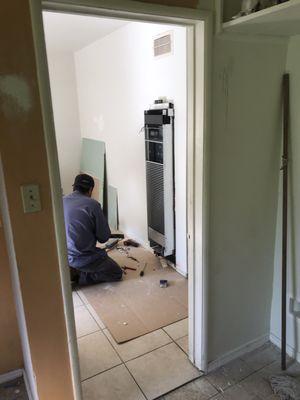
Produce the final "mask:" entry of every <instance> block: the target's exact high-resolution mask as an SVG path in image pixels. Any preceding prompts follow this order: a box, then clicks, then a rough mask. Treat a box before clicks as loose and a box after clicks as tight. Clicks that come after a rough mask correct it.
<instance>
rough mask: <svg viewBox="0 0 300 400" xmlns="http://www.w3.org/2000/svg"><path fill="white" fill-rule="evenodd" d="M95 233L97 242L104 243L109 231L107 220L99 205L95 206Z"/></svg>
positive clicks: (108, 236)
mask: <svg viewBox="0 0 300 400" xmlns="http://www.w3.org/2000/svg"><path fill="white" fill-rule="evenodd" d="M94 214H95V215H94V217H95V234H96V238H97V240H98V242H100V243H105V242H107V241H108V239H109V238H110V235H111V232H110V228H109V225H108V223H107V220H106V218H105V216H104V214H103V211H102V208H101V205H100V204H99V203H98V204H97V206H96V207H95V213H94Z"/></svg>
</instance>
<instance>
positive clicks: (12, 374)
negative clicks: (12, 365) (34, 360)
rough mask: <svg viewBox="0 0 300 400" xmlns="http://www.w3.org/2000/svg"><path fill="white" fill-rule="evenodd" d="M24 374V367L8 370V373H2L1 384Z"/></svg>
mask: <svg viewBox="0 0 300 400" xmlns="http://www.w3.org/2000/svg"><path fill="white" fill-rule="evenodd" d="M23 375H24V370H23V369H15V370H14V371H10V372H7V373H6V374H1V375H0V385H1V384H2V383H6V382H10V381H13V380H15V379H18V378H21V376H23Z"/></svg>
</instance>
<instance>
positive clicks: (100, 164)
mask: <svg viewBox="0 0 300 400" xmlns="http://www.w3.org/2000/svg"><path fill="white" fill-rule="evenodd" d="M80 170H81V172H83V173H85V174H89V175H92V176H93V177H94V178H97V179H99V186H98V185H97V186H98V187H95V190H94V195H95V196H96V191H97V190H99V197H98V199H97V200H98V201H99V202H100V203H101V205H103V192H104V172H105V143H104V142H101V141H100V140H94V139H87V138H83V139H82V150H81V163H80Z"/></svg>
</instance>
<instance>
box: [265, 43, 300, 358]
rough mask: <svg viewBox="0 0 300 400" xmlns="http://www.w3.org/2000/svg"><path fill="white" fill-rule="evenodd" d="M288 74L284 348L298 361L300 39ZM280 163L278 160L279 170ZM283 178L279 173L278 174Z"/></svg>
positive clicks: (276, 297)
mask: <svg viewBox="0 0 300 400" xmlns="http://www.w3.org/2000/svg"><path fill="white" fill-rule="evenodd" d="M286 70H287V72H289V73H290V107H291V110H290V121H291V126H290V136H289V140H290V156H289V220H288V288H287V303H288V304H287V346H288V349H287V350H288V352H289V353H290V354H291V355H293V356H294V355H295V356H296V357H297V359H298V361H300V350H299V344H300V323H299V319H298V318H296V317H295V316H294V315H293V314H292V313H290V311H289V299H290V298H292V299H295V300H297V301H298V302H300V248H299V241H300V184H299V176H300V156H299V155H300V135H299V131H300V115H299V103H300V36H297V37H293V38H292V39H291V40H290V42H289V46H288V53H287V68H286ZM279 167H280V160H279V159H278V169H279ZM280 175H282V174H280ZM281 213H282V177H281V179H280V182H279V188H278V215H277V230H276V248H275V257H274V280H273V301H272V316H271V339H272V340H273V341H274V342H275V343H277V344H279V343H280V342H279V340H280V338H281V325H280V324H281V246H282V239H281V234H282V225H281V224H282V218H281Z"/></svg>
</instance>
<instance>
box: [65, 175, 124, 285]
mask: <svg viewBox="0 0 300 400" xmlns="http://www.w3.org/2000/svg"><path fill="white" fill-rule="evenodd" d="M94 186H95V183H94V179H93V178H92V177H91V176H89V175H86V174H80V175H77V176H76V178H75V182H74V185H73V193H71V194H69V195H68V196H64V199H63V203H64V216H65V225H66V234H67V247H68V260H69V265H70V267H71V276H73V277H76V278H77V279H76V278H75V280H76V281H77V282H78V283H79V285H89V284H93V283H99V282H113V281H118V280H120V279H122V269H121V268H120V267H119V265H118V264H117V263H116V262H115V261H114V260H113V259H112V258H110V257H108V255H107V253H106V251H105V250H103V249H99V248H98V247H96V244H97V241H98V242H100V243H105V242H106V241H107V240H108V239H109V238H110V235H111V232H110V229H109V226H108V223H107V220H106V218H105V216H104V214H103V211H102V208H101V205H100V203H98V202H97V201H96V200H94V199H92V198H91V195H92V192H93V189H94Z"/></svg>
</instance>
